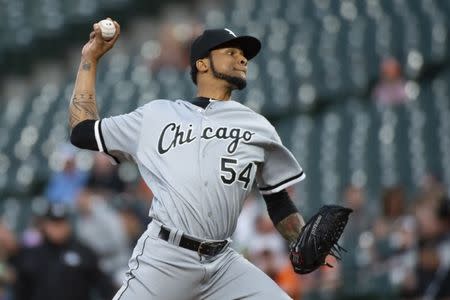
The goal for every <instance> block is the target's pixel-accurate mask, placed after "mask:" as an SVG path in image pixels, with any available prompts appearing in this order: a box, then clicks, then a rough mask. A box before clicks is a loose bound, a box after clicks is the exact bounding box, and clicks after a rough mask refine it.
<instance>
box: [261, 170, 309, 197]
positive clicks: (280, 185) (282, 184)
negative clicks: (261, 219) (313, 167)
mask: <svg viewBox="0 0 450 300" xmlns="http://www.w3.org/2000/svg"><path fill="white" fill-rule="evenodd" d="M303 179H305V173H304V172H303V171H302V172H300V173H299V174H297V175H295V176H292V177H290V178H288V179H285V180H283V181H281V182H279V183H277V184H275V185H271V186H265V187H262V188H260V189H259V191H260V192H261V194H262V195H268V194H273V193H277V192H279V191H281V190H283V189H285V188H286V187H288V186H290V185H293V184H294V183H297V182H299V181H302V180H303Z"/></svg>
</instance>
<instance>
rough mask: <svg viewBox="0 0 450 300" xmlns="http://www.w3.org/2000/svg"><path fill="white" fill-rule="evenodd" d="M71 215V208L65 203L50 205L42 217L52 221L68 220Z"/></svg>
mask: <svg viewBox="0 0 450 300" xmlns="http://www.w3.org/2000/svg"><path fill="white" fill-rule="evenodd" d="M70 215H71V208H70V207H69V206H68V205H67V204H65V203H48V204H47V206H46V207H45V209H44V212H43V215H42V217H43V218H44V219H47V220H51V221H64V220H68V219H69V217H70Z"/></svg>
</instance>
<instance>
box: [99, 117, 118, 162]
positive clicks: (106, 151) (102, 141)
mask: <svg viewBox="0 0 450 300" xmlns="http://www.w3.org/2000/svg"><path fill="white" fill-rule="evenodd" d="M98 133H99V136H100V143H101V144H102V147H103V152H104V153H105V154H107V155H109V156H110V157H111V158H112V159H113V160H114V162H115V163H116V164H120V161H119V160H118V159H117V157H115V156H114V155H112V154H110V153H109V152H108V148H106V144H105V140H104V139H103V132H102V120H99V122H98Z"/></svg>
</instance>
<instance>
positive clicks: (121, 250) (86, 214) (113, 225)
mask: <svg viewBox="0 0 450 300" xmlns="http://www.w3.org/2000/svg"><path fill="white" fill-rule="evenodd" d="M77 204H78V205H77V209H78V210H77V211H78V219H77V220H76V226H75V228H76V233H77V235H78V237H79V239H80V241H82V242H83V243H84V244H86V245H87V246H89V247H90V248H91V249H93V250H94V251H95V253H96V255H97V256H98V257H99V266H100V268H101V270H102V271H103V272H105V273H107V274H108V275H109V276H111V277H112V278H113V280H114V284H116V286H117V288H118V287H120V285H122V281H123V279H125V272H126V270H127V269H128V259H129V257H130V255H131V252H132V251H131V249H130V248H129V243H128V239H127V235H126V231H125V230H126V229H125V228H124V227H123V223H122V219H121V217H120V215H119V213H118V212H117V211H116V210H115V209H114V208H113V207H112V206H111V205H110V204H109V202H108V199H106V198H104V197H103V195H101V194H97V193H96V192H93V191H92V190H90V189H84V190H83V192H82V193H80V196H79V198H78V201H77Z"/></svg>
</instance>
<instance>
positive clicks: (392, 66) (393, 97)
mask: <svg viewBox="0 0 450 300" xmlns="http://www.w3.org/2000/svg"><path fill="white" fill-rule="evenodd" d="M372 97H373V98H374V100H375V102H376V103H377V104H379V105H381V106H382V105H396V104H401V103H404V102H405V101H407V100H408V97H407V95H406V91H405V79H404V78H403V76H402V71H401V67H400V64H399V62H398V61H397V60H396V59H395V58H393V57H389V58H386V59H384V60H383V61H382V63H381V66H380V78H379V80H378V83H377V84H376V86H375V88H374V90H373V95H372Z"/></svg>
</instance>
